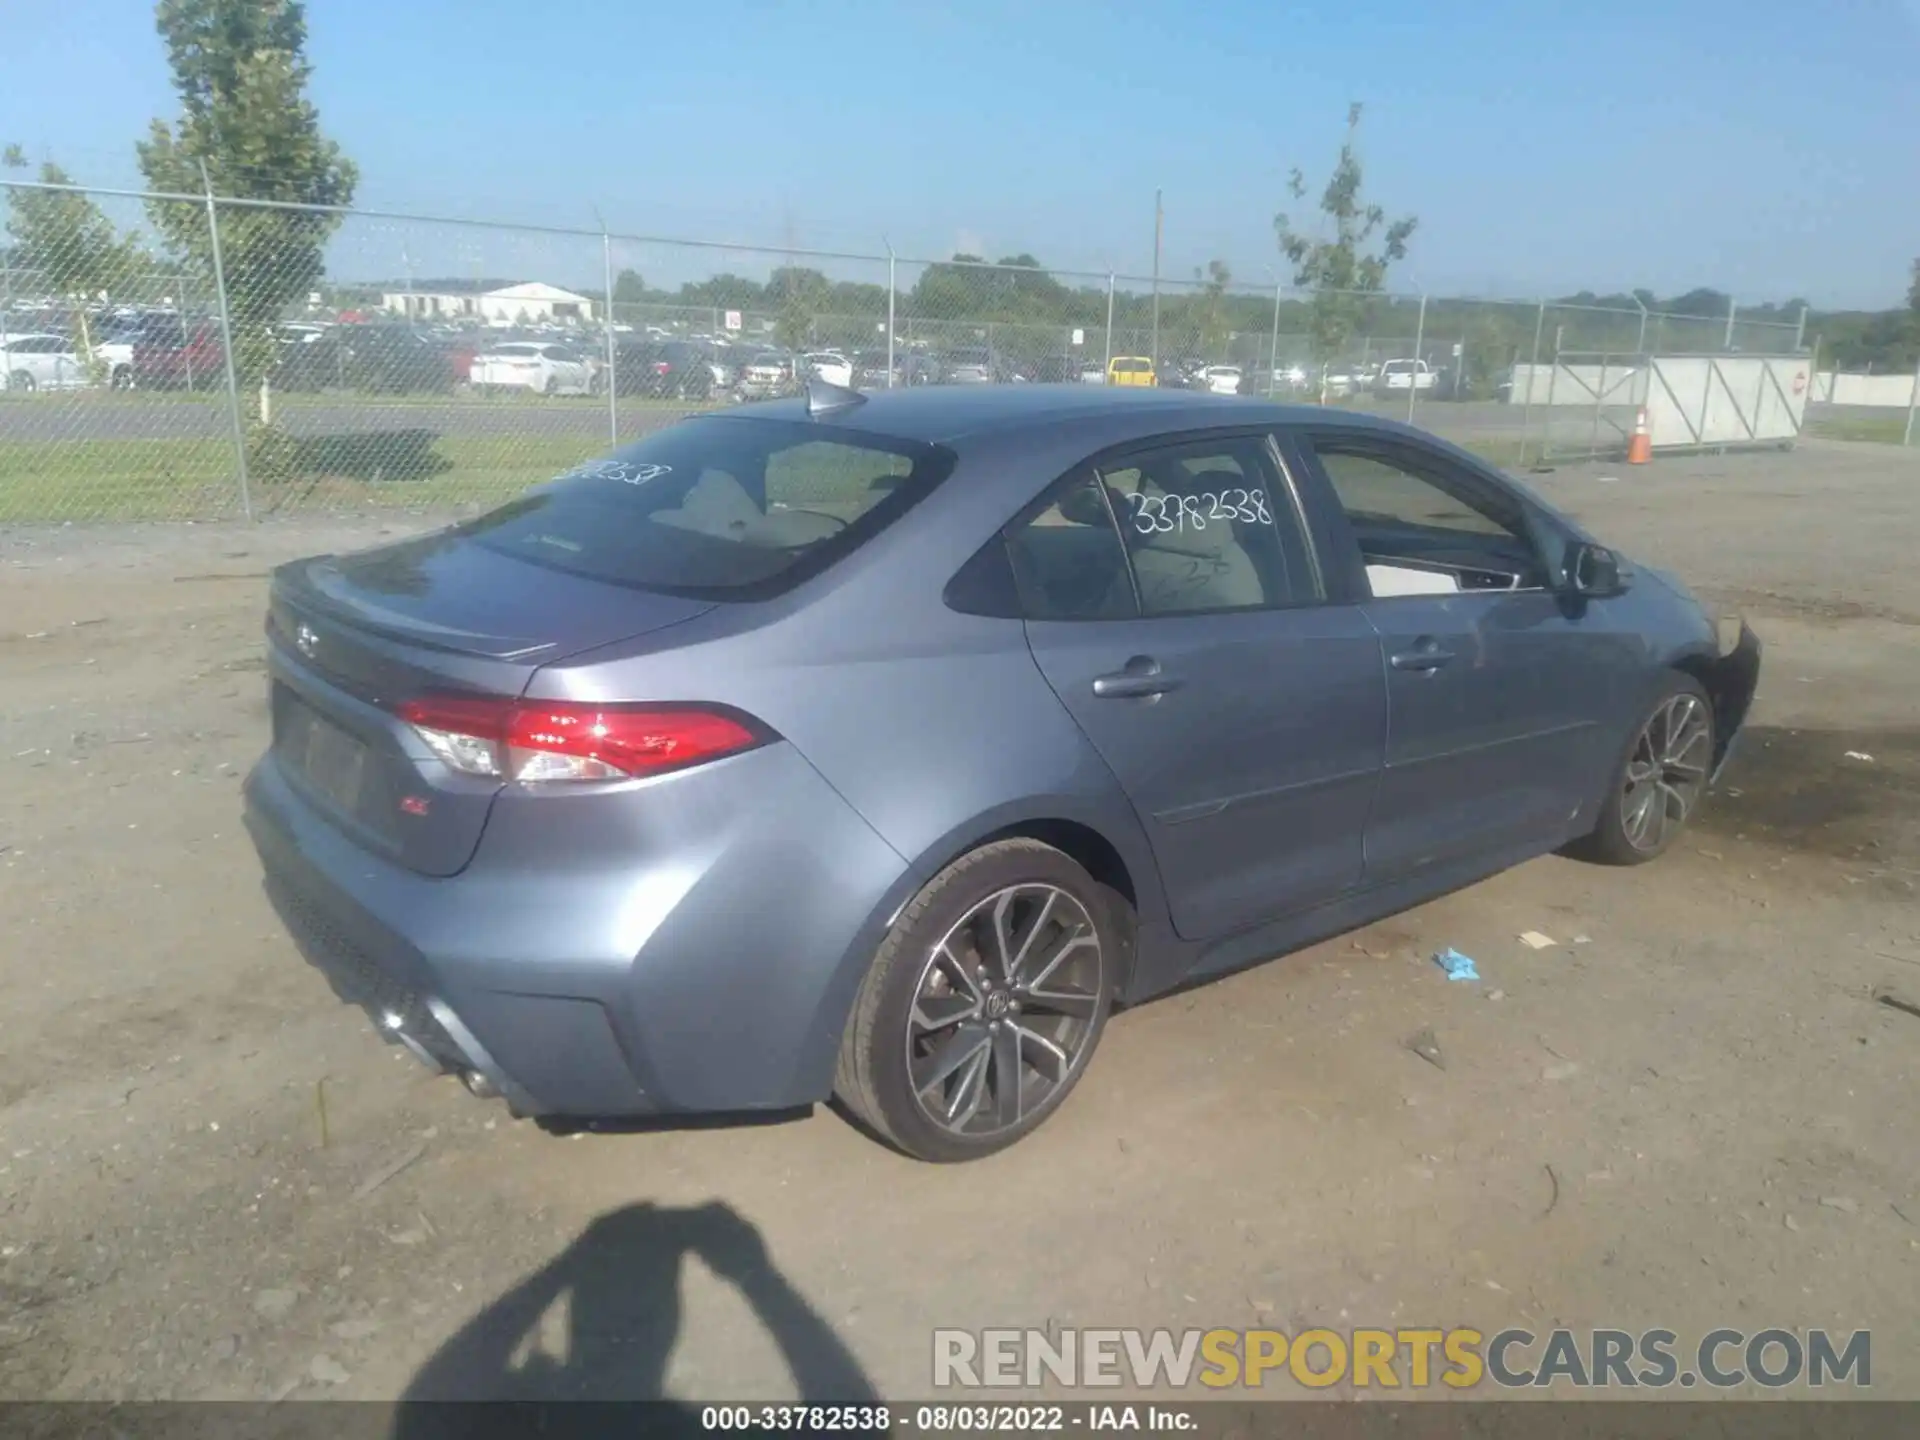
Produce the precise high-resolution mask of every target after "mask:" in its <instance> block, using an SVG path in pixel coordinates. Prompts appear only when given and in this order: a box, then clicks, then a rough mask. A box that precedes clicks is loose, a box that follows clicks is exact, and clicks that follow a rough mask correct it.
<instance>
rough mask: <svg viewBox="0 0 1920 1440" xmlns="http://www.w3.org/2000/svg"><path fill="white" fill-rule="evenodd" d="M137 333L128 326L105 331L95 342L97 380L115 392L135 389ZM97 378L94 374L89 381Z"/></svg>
mask: <svg viewBox="0 0 1920 1440" xmlns="http://www.w3.org/2000/svg"><path fill="white" fill-rule="evenodd" d="M135 334H136V332H135V331H134V330H132V329H131V328H128V327H126V326H116V327H113V328H111V329H108V330H106V331H104V332H103V333H102V335H101V338H100V339H98V340H96V341H95V342H94V346H93V362H94V371H95V372H97V378H98V379H99V380H101V381H102V382H104V383H105V384H106V385H107V386H109V387H110V388H111V389H114V390H131V389H132V388H133V342H134V338H135ZM92 378H95V376H94V375H93V374H90V375H89V379H92Z"/></svg>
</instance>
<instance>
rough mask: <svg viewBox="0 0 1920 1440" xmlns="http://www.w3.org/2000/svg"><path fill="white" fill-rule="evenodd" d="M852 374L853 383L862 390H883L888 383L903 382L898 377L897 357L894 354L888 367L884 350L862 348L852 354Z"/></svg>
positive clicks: (898, 362) (896, 383)
mask: <svg viewBox="0 0 1920 1440" xmlns="http://www.w3.org/2000/svg"><path fill="white" fill-rule="evenodd" d="M853 374H854V383H855V384H856V385H858V386H859V387H860V388H861V389H862V390H885V389H887V388H889V385H899V384H902V383H904V382H903V381H902V380H901V378H900V360H899V357H897V356H896V357H895V359H894V363H893V365H892V366H891V367H889V366H888V364H887V352H886V351H884V350H862V351H861V352H860V353H859V354H858V355H856V356H854V357H853Z"/></svg>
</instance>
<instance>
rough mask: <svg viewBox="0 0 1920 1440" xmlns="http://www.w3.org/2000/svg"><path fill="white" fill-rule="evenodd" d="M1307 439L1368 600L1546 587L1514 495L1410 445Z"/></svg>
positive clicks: (1524, 518)
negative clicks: (1348, 536)
mask: <svg viewBox="0 0 1920 1440" xmlns="http://www.w3.org/2000/svg"><path fill="white" fill-rule="evenodd" d="M1311 443H1312V444H1313V447H1314V450H1315V453H1316V454H1317V455H1318V456H1319V459H1320V465H1321V468H1322V469H1323V470H1324V471H1325V472H1326V475H1327V478H1328V480H1329V481H1331V482H1332V485H1333V489H1334V492H1335V494H1336V495H1338V497H1339V500H1340V505H1341V508H1342V509H1344V510H1345V511H1346V513H1347V520H1348V522H1349V523H1350V524H1351V526H1352V528H1353V533H1354V539H1355V540H1356V542H1357V543H1358V544H1359V547H1360V553H1361V558H1362V560H1363V561H1364V562H1365V565H1366V569H1367V579H1368V582H1369V584H1370V585H1371V586H1372V588H1373V593H1374V595H1375V596H1376V597H1381V598H1384V597H1386V596H1391V595H1429V594H1450V593H1454V592H1456V591H1461V590H1514V589H1538V588H1540V587H1542V586H1544V585H1545V584H1546V583H1547V577H1546V574H1545V571H1544V569H1543V568H1542V566H1541V564H1540V560H1539V555H1538V552H1537V550H1536V549H1535V546H1534V542H1533V539H1532V536H1531V533H1530V530H1529V526H1528V524H1527V517H1526V512H1525V509H1524V507H1523V506H1522V505H1521V503H1520V501H1519V499H1518V498H1517V497H1515V496H1513V495H1511V494H1509V493H1506V492H1504V491H1501V490H1499V489H1498V488H1496V487H1494V486H1492V485H1491V484H1489V483H1487V482H1485V481H1482V480H1481V479H1479V477H1477V476H1474V475H1472V474H1471V473H1470V472H1468V471H1465V470H1463V469H1461V468H1459V467H1456V466H1454V465H1453V464H1451V463H1450V462H1449V461H1448V460H1447V459H1446V457H1444V456H1440V455H1430V454H1427V453H1425V452H1423V451H1420V450H1417V449H1414V448H1412V447H1407V446H1394V445H1385V444H1381V443H1380V442H1377V441H1374V442H1369V441H1367V440H1364V439H1349V440H1341V439H1339V438H1334V437H1326V436H1320V437H1314V438H1313V439H1312V441H1311Z"/></svg>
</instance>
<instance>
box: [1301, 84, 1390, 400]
mask: <svg viewBox="0 0 1920 1440" xmlns="http://www.w3.org/2000/svg"><path fill="white" fill-rule="evenodd" d="M1359 131H1360V106H1359V105H1357V104H1355V105H1350V106H1348V107H1347V136H1346V139H1345V140H1344V141H1342V142H1341V145H1340V158H1339V159H1338V160H1337V161H1335V162H1334V167H1333V174H1332V175H1331V176H1330V177H1328V180H1327V185H1326V188H1325V189H1324V190H1323V191H1321V193H1320V199H1319V202H1318V203H1319V209H1320V214H1321V216H1322V217H1323V222H1324V223H1323V224H1322V225H1320V226H1318V227H1316V229H1317V230H1318V231H1319V234H1318V236H1317V237H1316V235H1314V234H1310V233H1309V232H1308V231H1306V230H1303V229H1301V228H1300V227H1299V226H1298V225H1297V224H1296V223H1295V222H1294V220H1293V219H1292V218H1291V217H1289V216H1288V215H1286V214H1285V213H1282V214H1279V215H1276V216H1274V219H1273V230H1274V235H1275V237H1276V238H1277V239H1278V240H1279V242H1280V250H1281V253H1282V254H1284V255H1285V256H1286V257H1287V259H1288V260H1289V261H1290V262H1292V264H1293V281H1294V284H1296V285H1298V286H1299V287H1300V288H1301V289H1303V290H1310V291H1312V292H1313V300H1312V302H1311V303H1310V305H1309V307H1308V314H1307V333H1308V336H1309V339H1310V342H1311V344H1312V346H1313V353H1314V358H1315V359H1316V360H1317V361H1319V362H1320V364H1321V366H1322V367H1323V368H1322V380H1321V391H1322V393H1321V399H1322V400H1323V401H1324V400H1325V398H1326V395H1325V388H1326V382H1325V369H1324V367H1325V366H1326V365H1327V364H1328V363H1330V362H1331V361H1333V360H1335V359H1338V358H1339V356H1340V352H1341V351H1342V350H1343V349H1344V348H1345V347H1346V344H1347V342H1348V340H1350V339H1351V338H1352V336H1353V332H1354V328H1355V326H1356V325H1357V324H1358V323H1359V321H1360V318H1361V316H1362V315H1363V314H1365V313H1366V312H1367V311H1368V309H1369V308H1370V304H1371V297H1372V296H1375V295H1378V294H1379V293H1380V290H1381V288H1382V287H1383V286H1384V284H1385V283H1386V278H1387V267H1388V266H1389V265H1391V264H1393V263H1394V262H1395V261H1397V260H1404V259H1405V258H1406V254H1407V241H1408V240H1410V239H1412V238H1413V232H1414V227H1415V226H1416V225H1418V224H1419V221H1418V220H1416V219H1415V218H1414V217H1412V216H1407V217H1405V218H1403V219H1399V220H1391V221H1390V220H1388V219H1387V212H1386V211H1385V210H1384V209H1382V208H1381V207H1380V206H1379V205H1375V204H1371V203H1369V202H1368V201H1367V200H1366V199H1365V198H1364V196H1363V191H1362V180H1363V176H1362V172H1361V168H1360V154H1359V150H1358V148H1357V146H1356V140H1357V138H1358V136H1359ZM1287 190H1288V193H1289V194H1291V195H1292V196H1293V198H1294V199H1295V200H1304V199H1306V198H1307V181H1306V176H1304V175H1303V174H1301V172H1300V171H1299V170H1298V169H1297V168H1296V169H1295V170H1294V171H1293V173H1292V175H1291V176H1290V177H1289V179H1288V182H1287ZM1329 232H1331V233H1329ZM1376 236H1378V237H1379V242H1378V245H1377V247H1375V248H1372V249H1369V246H1370V245H1372V244H1373V242H1374V239H1375V237H1376Z"/></svg>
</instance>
